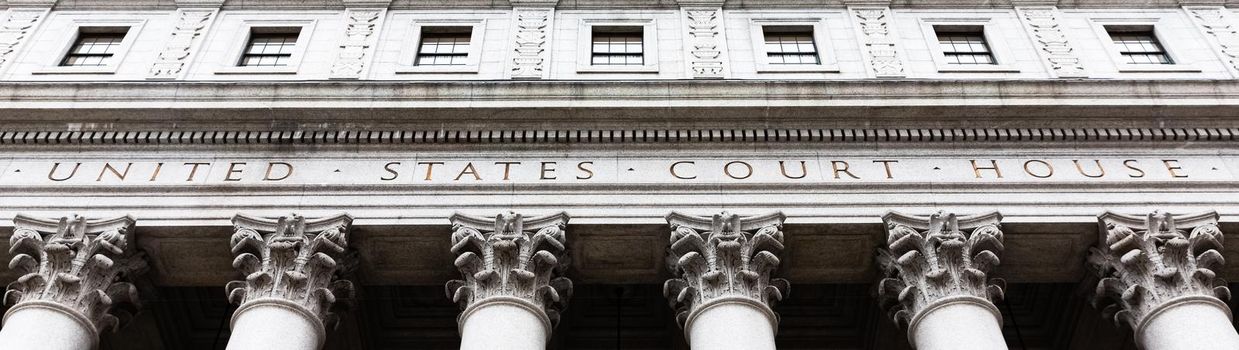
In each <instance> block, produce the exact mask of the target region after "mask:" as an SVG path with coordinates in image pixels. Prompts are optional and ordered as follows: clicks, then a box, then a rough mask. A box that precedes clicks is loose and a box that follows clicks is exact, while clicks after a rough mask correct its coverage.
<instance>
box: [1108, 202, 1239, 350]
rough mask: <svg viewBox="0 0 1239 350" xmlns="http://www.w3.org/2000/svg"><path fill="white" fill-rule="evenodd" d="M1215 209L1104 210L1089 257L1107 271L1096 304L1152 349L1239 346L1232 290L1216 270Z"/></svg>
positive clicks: (1219, 236)
mask: <svg viewBox="0 0 1239 350" xmlns="http://www.w3.org/2000/svg"><path fill="white" fill-rule="evenodd" d="M1217 218H1218V215H1217V213H1215V212H1210V213H1201V214H1195V215H1170V214H1167V213H1161V212H1153V213H1151V214H1149V215H1147V216H1145V217H1139V216H1129V215H1122V214H1115V213H1105V214H1102V215H1101V216H1100V217H1099V218H1098V224H1099V226H1100V228H1099V232H1100V234H1101V237H1100V239H1099V246H1098V247H1097V248H1094V249H1092V251H1090V254H1089V263H1090V264H1091V265H1092V267H1093V270H1094V271H1095V272H1097V273H1098V276H1099V277H1101V280H1100V282H1098V284H1097V290H1096V295H1095V298H1094V305H1095V306H1097V307H1099V308H1101V309H1102V313H1103V314H1105V315H1107V316H1109V317H1112V318H1114V320H1115V322H1116V323H1118V324H1119V325H1120V326H1126V327H1131V328H1132V329H1133V330H1134V332H1133V334H1134V336H1135V340H1136V342H1137V344H1138V345H1139V346H1140V348H1141V349H1145V350H1189V349H1192V350H1202V349H1204V350H1207V349H1239V333H1237V332H1236V331H1235V327H1234V326H1233V325H1232V324H1231V317H1232V315H1231V312H1230V308H1229V307H1227V306H1226V302H1225V301H1226V300H1228V299H1230V290H1229V289H1228V288H1227V287H1226V285H1225V282H1224V281H1222V280H1220V279H1217V278H1215V276H1216V273H1215V271H1216V270H1217V269H1220V268H1221V267H1222V265H1223V264H1224V263H1225V261H1224V260H1223V259H1222V255H1221V253H1220V251H1221V250H1222V243H1223V238H1222V231H1221V230H1220V229H1219V228H1218V225H1217Z"/></svg>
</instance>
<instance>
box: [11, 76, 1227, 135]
mask: <svg viewBox="0 0 1239 350" xmlns="http://www.w3.org/2000/svg"><path fill="white" fill-rule="evenodd" d="M1236 107H1239V81H1233V80H1186V81H1167V80H1163V81H1137V80H1132V81H1101V80H1026V81H914V80H897V81H876V80H852V81H686V80H685V81H679V80H677V81H546V82H528V81H455V82H408V81H351V82H342V81H296V82H107V83H103V82H68V83H43V82H39V83H35V82H8V83H0V112H3V113H0V131H49V132H61V131H129V132H132V131H146V132H154V131H167V130H189V131H294V132H295V131H301V130H304V131H319V130H325V131H347V130H379V131H418V130H427V131H429V130H441V131H443V130H447V131H443V132H450V130H462V131H464V130H473V131H475V132H480V133H484V134H485V133H489V134H494V133H503V132H515V133H520V134H521V135H520V136H512V137H513V138H528V137H530V136H529V134H530V133H531V132H547V131H551V130H557V129H558V130H563V129H574V130H596V131H601V130H629V131H637V130H641V131H642V132H648V131H650V130H653V131H656V132H671V131H676V132H679V131H687V130H710V129H719V130H733V131H734V130H749V129H753V130H760V129H776V130H777V129H787V130H814V129H876V130H881V129H887V130H901V129H915V130H920V129H929V130H932V129H972V128H975V127H976V126H978V125H982V126H997V125H1001V126H1002V127H1004V128H1011V129H1029V131H1027V132H1023V131H1021V132H1019V133H1033V135H1036V134H1035V132H1034V131H1032V129H1048V130H1049V131H1046V133H1047V134H1050V135H1054V134H1055V133H1068V134H1070V133H1071V132H1068V131H1066V130H1067V129H1112V128H1113V129H1131V131H1129V132H1131V133H1134V134H1136V135H1141V134H1150V135H1152V137H1154V138H1156V137H1157V136H1156V135H1158V133H1159V131H1156V130H1154V129H1165V130H1168V131H1162V133H1164V132H1169V133H1171V134H1176V133H1180V132H1179V131H1173V129H1232V128H1235V127H1236V118H1239V115H1236V113H1234V111H1235V108H1236ZM1055 129H1057V131H1055ZM1146 129H1147V130H1146ZM995 132H998V131H995ZM1221 132H1222V133H1223V135H1229V134H1228V133H1229V131H1221ZM802 133H803V132H802ZM926 133H929V132H928V131H927V132H926ZM1122 133H1123V132H1122V131H1114V132H1110V134H1119V135H1122ZM1189 133H1198V134H1203V135H1205V136H1206V138H1212V137H1214V136H1208V134H1209V133H1208V132H1201V131H1191V132H1189ZM64 135H68V136H65V137H70V138H80V137H86V138H90V137H93V136H90V135H83V136H73V135H72V134H59V135H56V137H57V138H59V137H61V136H64ZM345 135H346V134H345ZM580 135H581V136H576V135H564V136H553V137H568V138H589V137H592V136H588V134H580ZM10 137H13V136H10ZM134 137H145V136H136V135H135V136H134ZM177 137H178V138H180V137H183V136H180V135H177ZM185 137H215V136H213V134H207V135H205V136H198V135H192V136H185ZM325 137H331V136H325ZM408 137H411V138H416V137H418V136H408ZM464 137H465V138H479V139H481V138H491V139H493V138H504V137H502V136H498V137H496V136H467V135H466V136H464ZM598 137H602V136H598ZM640 137H654V136H640ZM918 137H921V136H911V138H914V139H915V138H918ZM1033 137H1037V136H1033ZM1141 137H1145V136H1141ZM1224 137H1229V136H1224Z"/></svg>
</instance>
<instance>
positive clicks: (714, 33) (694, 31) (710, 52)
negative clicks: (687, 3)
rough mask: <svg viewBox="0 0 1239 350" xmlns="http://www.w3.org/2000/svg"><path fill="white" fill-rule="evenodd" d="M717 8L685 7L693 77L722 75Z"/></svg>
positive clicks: (717, 77)
mask: <svg viewBox="0 0 1239 350" xmlns="http://www.w3.org/2000/svg"><path fill="white" fill-rule="evenodd" d="M722 12H723V11H722V9H719V8H695V9H685V10H684V13H685V16H687V17H688V39H689V54H690V55H691V57H690V59H691V61H690V64H691V66H692V69H693V78H698V79H721V78H723V77H724V72H723V70H724V64H723V58H722V56H723V50H722V48H721V45H722V40H721V39H720V38H719V35H720V30H719V26H720V23H719V22H720V19H719V17H720V15H721V14H722Z"/></svg>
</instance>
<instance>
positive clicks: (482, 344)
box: [446, 213, 572, 350]
mask: <svg viewBox="0 0 1239 350" xmlns="http://www.w3.org/2000/svg"><path fill="white" fill-rule="evenodd" d="M451 221H452V229H453V230H454V232H453V233H452V253H453V254H455V255H456V268H457V269H459V270H460V274H461V277H462V278H463V279H460V280H452V281H448V282H447V286H446V287H447V295H448V297H449V298H452V301H454V302H456V303H458V304H460V307H461V309H463V310H464V311H463V312H461V314H460V317H459V318H457V323H458V325H459V327H460V334H461V338H462V339H461V343H460V348H461V349H462V350H491V349H505V350H543V349H546V342H547V340H548V339H549V338H550V336H551V330H552V329H553V328H554V327H555V324H556V323H558V322H559V315H560V312H561V311H562V310H563V309H564V307H566V306H567V303H568V299H569V297H571V296H572V281H570V280H568V278H566V277H563V270H564V268H565V266H564V265H565V264H564V263H562V262H561V260H560V258H561V256H562V254H563V253H564V243H565V236H564V227H565V226H566V225H567V224H568V215H567V214H564V213H558V214H555V215H550V216H543V217H538V218H529V219H525V218H524V217H523V216H521V215H520V214H516V213H506V214H500V215H498V216H496V217H495V218H493V219H492V218H485V217H473V216H466V215H461V214H456V215H452V217H451Z"/></svg>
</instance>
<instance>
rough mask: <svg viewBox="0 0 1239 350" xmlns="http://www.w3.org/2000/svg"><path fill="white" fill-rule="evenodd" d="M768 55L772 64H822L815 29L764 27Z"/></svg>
mask: <svg viewBox="0 0 1239 350" xmlns="http://www.w3.org/2000/svg"><path fill="white" fill-rule="evenodd" d="M762 30H763V35H764V36H765V39H766V40H765V41H766V43H765V48H766V57H768V58H769V59H768V61H769V62H770V63H771V64H820V63H821V61H820V60H819V59H818V56H817V45H816V43H814V42H813V31H812V29H810V30H808V31H803V30H799V31H772V30H769V29H768V28H763V29H762Z"/></svg>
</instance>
